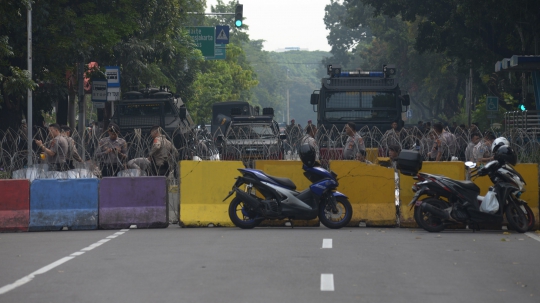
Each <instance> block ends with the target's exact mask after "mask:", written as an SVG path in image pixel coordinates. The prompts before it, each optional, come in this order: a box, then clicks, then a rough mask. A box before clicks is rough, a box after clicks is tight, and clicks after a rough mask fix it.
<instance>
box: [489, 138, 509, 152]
mask: <svg viewBox="0 0 540 303" xmlns="http://www.w3.org/2000/svg"><path fill="white" fill-rule="evenodd" d="M501 146H510V142H508V140H506V138H505V137H499V138H497V139H495V140H494V141H493V144H492V145H491V152H492V153H495V152H496V151H497V150H498V149H499V147H501Z"/></svg>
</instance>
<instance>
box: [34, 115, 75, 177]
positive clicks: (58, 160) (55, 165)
mask: <svg viewBox="0 0 540 303" xmlns="http://www.w3.org/2000/svg"><path fill="white" fill-rule="evenodd" d="M60 132H61V129H60V125H58V124H56V123H53V124H51V125H49V137H51V141H49V144H48V146H45V144H43V142H42V141H41V140H35V142H36V144H37V146H38V147H39V149H40V150H42V151H43V153H45V156H46V157H47V163H48V164H49V170H50V171H65V170H68V167H67V165H66V155H67V152H68V142H67V140H66V138H64V137H62V136H61V134H60Z"/></svg>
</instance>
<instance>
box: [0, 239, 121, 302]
mask: <svg viewBox="0 0 540 303" xmlns="http://www.w3.org/2000/svg"><path fill="white" fill-rule="evenodd" d="M128 230H129V229H122V230H120V231H119V232H117V233H114V235H116V236H114V238H116V237H117V236H119V235H123V234H124V233H125V232H126V231H128ZM111 237H112V236H108V237H107V238H105V239H102V240H99V241H97V242H96V243H94V244H91V245H89V246H87V247H85V248H83V249H81V250H80V251H77V252H74V253H72V254H71V255H69V256H67V257H63V258H62V259H60V260H58V261H55V262H53V263H51V264H49V265H47V266H44V267H42V268H40V269H38V270H36V271H34V272H33V273H31V274H29V275H28V276H25V277H22V278H21V279H19V280H17V281H15V282H13V283H11V284H8V285H6V286H3V287H1V288H0V295H3V294H5V293H7V292H8V291H11V290H14V289H15V288H17V287H19V286H23V285H24V284H26V283H28V282H30V281H32V280H33V279H34V278H35V277H36V276H37V275H41V274H44V273H46V272H48V271H49V270H51V269H53V268H55V267H58V266H60V265H62V264H64V263H66V262H67V261H69V260H72V259H74V258H75V257H76V256H80V255H82V254H84V253H85V252H86V251H91V250H92V249H94V248H96V247H98V246H101V245H103V244H104V243H107V242H108V241H110V240H111V239H112V238H111Z"/></svg>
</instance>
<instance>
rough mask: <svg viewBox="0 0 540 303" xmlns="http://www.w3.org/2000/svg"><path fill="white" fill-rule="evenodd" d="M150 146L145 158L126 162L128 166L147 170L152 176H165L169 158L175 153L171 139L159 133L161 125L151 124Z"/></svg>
mask: <svg viewBox="0 0 540 303" xmlns="http://www.w3.org/2000/svg"><path fill="white" fill-rule="evenodd" d="M150 136H151V137H152V148H151V149H150V151H149V152H148V157H147V158H136V159H133V160H130V161H129V162H128V167H129V168H133V169H142V170H149V172H150V174H151V175H153V176H165V175H166V174H167V172H168V171H169V158H170V157H171V156H172V157H174V155H175V154H176V153H175V152H176V149H175V148H174V146H173V144H172V143H171V141H169V140H167V138H166V137H165V136H164V135H162V134H161V127H159V126H153V127H152V128H151V129H150Z"/></svg>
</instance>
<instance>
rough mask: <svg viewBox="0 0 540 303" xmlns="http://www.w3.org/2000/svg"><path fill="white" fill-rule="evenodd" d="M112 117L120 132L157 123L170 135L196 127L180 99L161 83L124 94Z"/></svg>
mask: <svg viewBox="0 0 540 303" xmlns="http://www.w3.org/2000/svg"><path fill="white" fill-rule="evenodd" d="M111 120H112V121H113V122H114V123H116V124H117V125H118V126H119V127H120V130H121V131H122V132H132V131H133V130H134V129H141V130H143V131H144V130H149V129H150V128H151V127H152V126H154V125H158V126H161V128H162V129H163V130H165V132H166V133H167V134H169V135H170V136H172V135H173V133H175V132H180V133H186V132H188V131H191V129H192V128H193V127H194V126H195V123H193V120H192V119H191V116H190V115H189V113H188V112H187V109H186V106H185V104H184V103H183V102H182V99H181V98H180V97H179V96H175V95H174V94H173V93H172V92H171V91H169V89H168V88H167V87H163V86H162V87H159V88H150V87H147V88H145V89H142V90H139V91H129V92H126V93H123V94H122V100H120V101H119V102H116V104H115V112H114V115H113V117H112V118H111Z"/></svg>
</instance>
